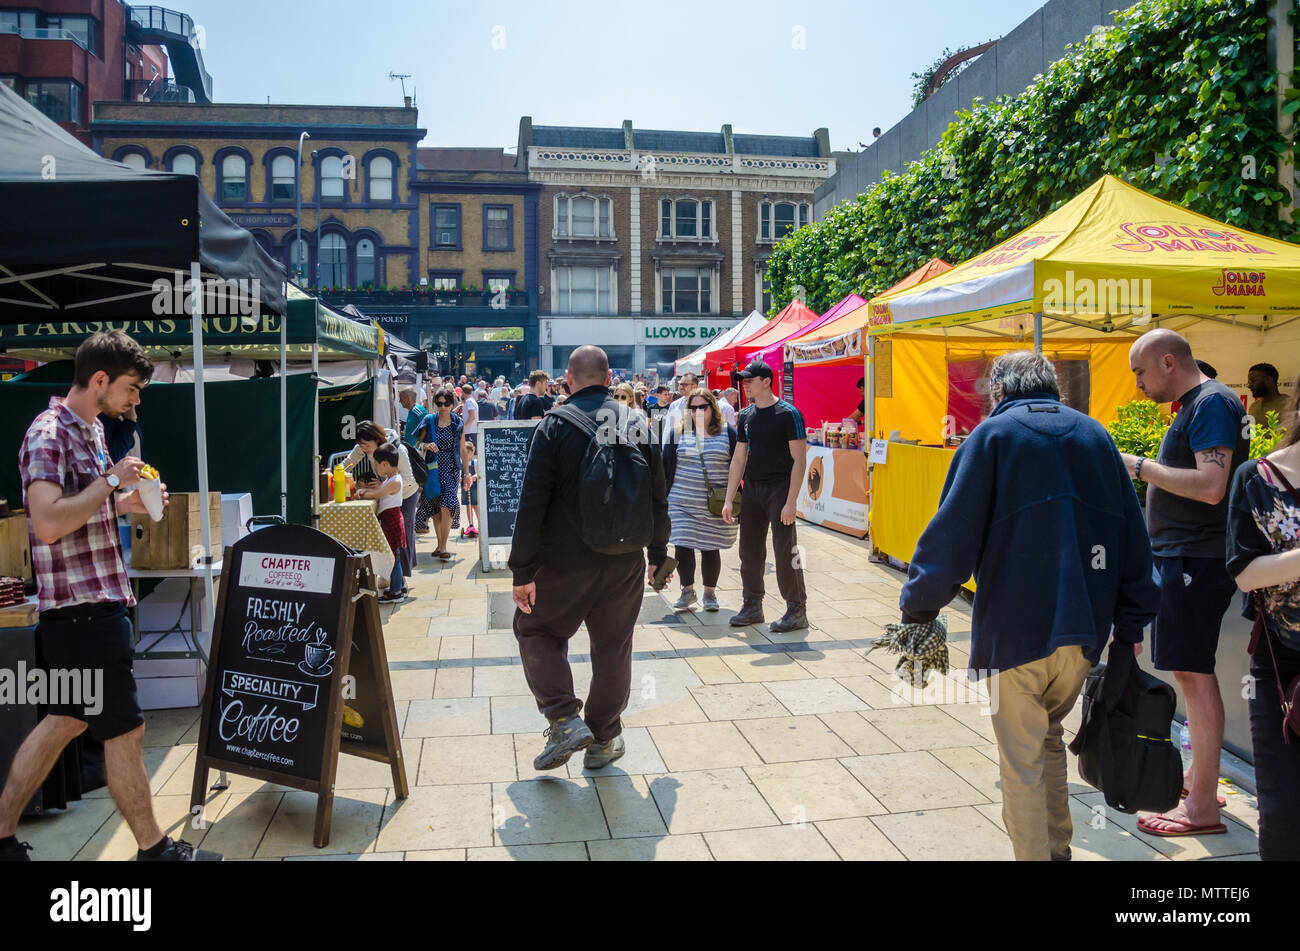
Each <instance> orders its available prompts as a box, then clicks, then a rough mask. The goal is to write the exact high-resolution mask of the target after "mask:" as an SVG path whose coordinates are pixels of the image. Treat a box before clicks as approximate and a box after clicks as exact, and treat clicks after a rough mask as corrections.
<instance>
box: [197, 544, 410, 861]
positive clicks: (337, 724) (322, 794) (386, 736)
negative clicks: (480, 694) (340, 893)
mask: <svg viewBox="0 0 1300 951" xmlns="http://www.w3.org/2000/svg"><path fill="white" fill-rule="evenodd" d="M375 590H376V589H375V578H374V572H373V570H372V568H371V565H370V556H369V555H368V554H358V553H356V552H354V551H352V549H350V548H347V547H346V546H344V545H342V544H340V543H339V542H338V541H336V540H335V539H333V538H331V537H330V536H329V535H326V534H325V533H324V532H319V531H316V530H315V529H312V528H305V527H303V526H299V525H276V526H272V527H270V528H264V529H262V530H260V531H256V532H253V533H252V534H251V535H248V536H246V537H245V538H242V539H240V541H239V542H238V543H237V544H235V545H233V546H231V547H230V548H227V549H226V552H225V571H224V577H223V579H222V583H221V593H220V595H219V596H218V598H217V611H216V620H215V622H214V624H213V633H212V650H211V657H210V661H209V663H208V682H207V689H206V691H205V692H204V696H203V707H202V719H201V721H200V724H199V743H198V756H197V762H196V763H195V767H194V785H193V790H192V794H191V797H190V805H191V807H201V806H202V805H203V804H204V801H205V796H206V791H207V785H208V771H209V770H210V769H218V770H225V771H227V772H231V773H238V774H239V775H242V776H250V777H252V778H254V779H261V780H265V781H266V782H271V783H279V784H281V785H284V786H292V787H294V788H297V789H303V790H306V791H308V792H314V793H316V794H317V797H318V798H317V804H316V828H315V834H314V836H313V842H314V843H315V844H316V846H317V847H318V848H324V847H325V846H326V845H328V844H329V837H330V819H331V816H332V814H333V809H334V777H335V772H336V770H337V768H338V754H339V753H340V752H343V753H350V754H352V755H354V756H362V757H365V758H366V759H372V760H377V761H379V762H384V763H389V764H390V765H391V766H392V770H393V789H394V792H395V794H396V796H397V798H399V799H405V798H406V796H407V784H406V766H405V764H404V763H403V761H402V746H401V741H400V739H399V737H398V729H397V712H396V707H395V705H394V703H393V688H392V683H391V681H390V680H389V677H388V657H387V653H386V651H385V650H384V639H383V632H382V626H381V622H380V619H379V605H378V603H377V602H376V600H375Z"/></svg>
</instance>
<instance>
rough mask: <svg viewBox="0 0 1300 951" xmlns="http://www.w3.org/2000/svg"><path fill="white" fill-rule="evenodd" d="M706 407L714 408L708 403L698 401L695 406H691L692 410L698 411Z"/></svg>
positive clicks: (708, 408)
mask: <svg viewBox="0 0 1300 951" xmlns="http://www.w3.org/2000/svg"><path fill="white" fill-rule="evenodd" d="M705 409H707V410H712V409H713V407H712V406H710V405H709V404H708V403H696V404H695V405H694V406H692V407H691V412H692V413H698V412H699V411H700V410H705Z"/></svg>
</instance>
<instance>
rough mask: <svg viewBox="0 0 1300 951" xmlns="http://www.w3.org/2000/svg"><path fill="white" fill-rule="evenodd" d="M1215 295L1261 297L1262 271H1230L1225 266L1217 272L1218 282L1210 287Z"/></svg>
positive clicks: (1262, 290) (1262, 287)
mask: <svg viewBox="0 0 1300 951" xmlns="http://www.w3.org/2000/svg"><path fill="white" fill-rule="evenodd" d="M1210 289H1211V290H1212V291H1213V292H1214V295H1215V296H1216V297H1224V296H1227V297H1263V296H1264V272H1263V271H1230V270H1228V269H1227V268H1226V267H1225V268H1223V270H1222V271H1220V273H1219V283H1218V284H1216V285H1214V287H1212V288H1210Z"/></svg>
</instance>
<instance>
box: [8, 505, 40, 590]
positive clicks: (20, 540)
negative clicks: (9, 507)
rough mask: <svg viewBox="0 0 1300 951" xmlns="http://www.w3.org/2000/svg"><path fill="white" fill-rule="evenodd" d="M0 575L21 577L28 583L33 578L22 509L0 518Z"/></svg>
mask: <svg viewBox="0 0 1300 951" xmlns="http://www.w3.org/2000/svg"><path fill="white" fill-rule="evenodd" d="M0 576H4V577H6V578H22V579H23V580H24V581H26V582H28V583H30V582H32V580H33V576H32V547H31V541H30V540H29V538H28V536H27V516H26V515H24V514H23V510H22V509H17V510H15V511H14V512H13V514H11V515H9V516H8V517H6V518H0Z"/></svg>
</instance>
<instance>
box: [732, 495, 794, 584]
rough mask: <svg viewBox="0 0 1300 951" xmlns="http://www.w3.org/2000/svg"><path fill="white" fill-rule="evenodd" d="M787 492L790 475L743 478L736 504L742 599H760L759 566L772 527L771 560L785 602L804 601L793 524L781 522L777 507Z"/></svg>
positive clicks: (781, 505)
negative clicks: (769, 479)
mask: <svg viewBox="0 0 1300 951" xmlns="http://www.w3.org/2000/svg"><path fill="white" fill-rule="evenodd" d="M789 493H790V479H789V477H786V478H784V479H781V480H779V481H772V482H759V481H757V480H754V479H746V480H745V484H744V487H743V490H742V492H741V503H740V505H741V508H740V513H741V514H740V583H741V587H742V589H743V592H744V598H745V600H746V601H754V600H762V598H763V595H764V594H766V590H765V589H764V587H763V569H764V567H765V566H766V564H767V532H768V529H769V528H771V530H772V560H773V561H774V562H775V563H776V584H777V587H779V588H780V589H781V597H782V598H784V599H785V603H786V604H787V605H801V606H802V605H804V604H807V602H808V593H807V591H806V590H805V588H804V583H803V563H802V560H799V561H796V558H797V557H798V556H797V555H796V552H795V546H796V545H797V544H798V539H797V538H796V537H795V531H794V525H783V524H782V523H781V509H782V508H784V507H785V499H786V496H787V495H789Z"/></svg>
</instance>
